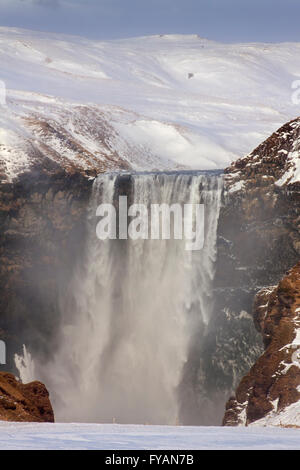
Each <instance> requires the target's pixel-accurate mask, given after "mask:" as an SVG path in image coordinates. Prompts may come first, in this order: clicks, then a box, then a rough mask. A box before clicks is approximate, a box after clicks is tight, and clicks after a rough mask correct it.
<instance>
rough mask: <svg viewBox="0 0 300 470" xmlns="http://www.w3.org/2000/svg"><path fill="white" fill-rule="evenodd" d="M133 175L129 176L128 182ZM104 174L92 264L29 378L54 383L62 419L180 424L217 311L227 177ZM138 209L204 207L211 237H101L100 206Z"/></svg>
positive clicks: (65, 298)
mask: <svg viewBox="0 0 300 470" xmlns="http://www.w3.org/2000/svg"><path fill="white" fill-rule="evenodd" d="M123 179H124V177H123ZM126 181H127V183H126V184H125V185H124V181H123V183H122V176H120V175H117V174H104V175H101V176H99V177H98V178H97V179H96V180H95V182H94V185H93V190H92V195H91V201H90V205H89V209H88V218H87V223H88V231H87V233H88V236H87V240H86V244H85V253H84V255H83V262H82V263H81V264H80V265H79V266H78V268H77V269H76V272H75V273H74V277H73V279H72V280H71V282H70V286H69V290H68V292H65V293H63V295H62V301H61V322H62V323H61V329H60V331H61V333H60V338H59V339H58V344H59V346H58V349H57V350H56V351H55V352H54V353H53V357H52V358H50V360H49V361H48V362H47V363H46V364H45V363H44V362H43V363H42V362H40V361H39V359H38V358H37V357H34V358H31V357H30V354H28V352H26V351H25V353H26V354H25V355H24V357H23V358H20V357H17V358H16V359H17V360H16V364H17V367H18V369H19V371H20V376H21V379H23V380H27V381H28V380H29V379H30V378H32V379H33V378H34V379H39V380H42V381H44V382H45V383H46V384H47V387H48V389H49V390H50V393H51V399H52V402H53V405H54V410H55V415H56V420H58V421H81V422H87V421H92V422H112V421H113V420H116V422H120V423H151V424H152V423H153V424H174V423H175V422H176V419H177V416H178V396H177V388H178V385H179V383H180V380H181V375H182V370H183V367H184V364H185V362H186V361H187V358H188V351H189V346H190V341H191V338H192V336H193V334H194V332H195V331H197V329H199V327H201V325H202V327H203V328H205V325H206V324H207V322H208V319H209V317H210V315H211V308H212V299H211V283H212V280H213V276H214V261H215V256H216V236H217V223H218V216H219V209H220V201H221V192H222V177H221V176H219V175H217V174H216V175H214V174H205V173H204V174H203V173H170V174H154V173H153V174H133V175H131V176H130V177H128V178H127V180H126ZM124 186H125V190H126V193H127V194H128V197H129V200H130V202H131V203H135V204H144V205H146V206H149V205H150V204H162V203H166V204H169V205H171V204H178V203H179V204H181V205H182V206H183V205H184V204H188V203H189V204H204V207H205V224H204V226H205V241H204V248H203V249H202V250H199V251H187V250H186V249H185V240H174V239H171V240H151V239H149V240H132V239H128V240H109V239H107V240H99V239H98V238H97V236H96V224H97V222H98V218H97V217H96V209H97V207H98V205H99V204H101V203H111V204H113V203H114V204H117V199H118V196H119V195H120V194H121V193H122V187H124Z"/></svg>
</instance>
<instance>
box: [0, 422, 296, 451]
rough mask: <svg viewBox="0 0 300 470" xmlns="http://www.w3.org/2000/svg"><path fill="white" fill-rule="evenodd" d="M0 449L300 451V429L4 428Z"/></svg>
mask: <svg viewBox="0 0 300 470" xmlns="http://www.w3.org/2000/svg"><path fill="white" fill-rule="evenodd" d="M0 449H102V450H109V449H111V450H122V449H130V450H138V449H150V450H151V449H154V450H160V449H171V450H172V449H173V450H177V449H178V450H179V449H190V450H191V449H237V450H238V449H278V450H280V449H300V429H281V428H263V427H261V428H222V427H181V426H176V427H174V426H135V425H131V426H129V425H117V424H31V423H30V424H29V423H28V424H21V423H4V422H2V423H1V424H0Z"/></svg>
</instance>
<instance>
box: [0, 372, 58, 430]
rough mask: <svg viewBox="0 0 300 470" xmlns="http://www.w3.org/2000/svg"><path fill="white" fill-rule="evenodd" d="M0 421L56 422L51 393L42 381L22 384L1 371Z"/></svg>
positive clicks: (12, 376)
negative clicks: (50, 398)
mask: <svg viewBox="0 0 300 470" xmlns="http://www.w3.org/2000/svg"><path fill="white" fill-rule="evenodd" d="M0 421H24V422H26V421H28V422H50V423H53V422H54V414H53V410H52V406H51V403H50V400H49V393H48V391H47V389H46V387H45V385H43V384H42V383H41V382H32V383H30V384H26V385H24V384H21V383H20V382H18V381H17V380H16V378H15V377H14V375H12V374H8V373H6V372H0Z"/></svg>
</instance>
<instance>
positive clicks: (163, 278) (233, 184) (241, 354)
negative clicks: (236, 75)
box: [0, 120, 300, 425]
mask: <svg viewBox="0 0 300 470" xmlns="http://www.w3.org/2000/svg"><path fill="white" fill-rule="evenodd" d="M298 122H299V121H298V120H296V121H292V122H291V123H288V124H287V125H285V126H283V128H281V129H280V130H279V131H278V132H276V133H275V134H274V135H272V136H271V137H270V139H268V140H267V141H266V142H264V143H263V144H262V145H261V146H260V147H259V148H258V149H256V150H255V151H254V152H253V153H252V154H250V155H249V156H247V157H245V158H244V159H241V160H239V161H237V162H236V163H234V164H233V165H232V167H231V168H229V169H227V170H226V171H225V174H224V176H222V175H221V174H219V173H216V174H214V173H211V172H208V173H207V172H206V173H205V172H187V173H186V172H182V173H180V172H173V173H172V172H171V173H168V172H166V173H160V174H158V173H155V172H153V173H150V174H149V173H148V174H137V173H134V172H133V173H129V172H128V171H126V172H123V173H122V172H121V173H110V174H109V173H106V174H102V175H99V177H98V178H96V179H95V178H93V177H91V175H90V174H87V175H86V174H84V172H82V171H81V170H80V171H77V172H76V171H74V170H72V171H71V172H67V171H66V170H65V169H61V168H60V167H59V166H58V165H57V164H53V163H51V162H49V161H47V160H45V161H44V162H43V165H42V166H35V167H33V168H32V169H31V170H30V172H27V173H26V172H25V173H24V174H21V175H20V176H19V178H18V180H17V182H13V183H5V184H2V185H1V220H2V223H3V231H2V234H1V254H2V257H3V258H2V259H3V260H5V263H3V264H2V265H1V272H0V286H1V293H2V295H1V312H2V313H1V315H2V323H1V325H2V326H1V328H2V330H1V339H2V340H4V341H5V342H6V344H7V349H8V355H7V356H8V359H9V362H8V364H7V365H6V366H5V368H6V369H9V370H11V371H13V372H16V368H15V364H14V362H13V357H14V354H17V356H18V357H19V359H18V360H17V364H18V367H19V370H20V372H21V376H22V378H23V379H24V381H29V380H31V379H33V378H38V379H39V380H42V381H43V382H45V383H46V385H47V387H48V388H49V389H50V392H51V393H50V396H51V400H52V402H53V404H54V411H55V414H56V418H57V419H59V420H60V419H61V420H72V421H74V420H76V419H77V420H84V421H89V420H90V421H93V420H95V419H96V420H99V421H103V420H104V421H108V422H112V421H113V420H116V421H120V422H130V421H131V420H132V419H134V421H136V422H141V423H145V422H150V423H157V422H159V423H162V422H164V423H172V424H174V422H176V421H177V420H178V421H179V422H181V423H183V424H202V425H211V424H216V425H219V424H221V421H222V418H223V414H224V408H225V402H226V401H227V399H228V398H229V396H230V395H231V394H232V393H233V391H234V390H235V389H236V387H237V385H238V383H239V381H240V379H241V378H242V377H243V375H245V374H246V373H247V372H248V371H249V369H250V368H251V366H252V365H253V364H254V363H255V361H256V360H257V358H258V357H259V356H260V355H261V354H262V351H263V345H262V338H261V335H260V334H259V333H258V332H257V331H256V330H255V327H254V322H253V318H252V304H253V301H254V297H255V295H256V293H257V292H258V291H259V290H260V289H261V288H263V287H267V286H270V285H274V284H276V283H277V282H278V281H279V280H280V279H281V277H282V276H283V274H284V273H285V272H286V271H287V270H288V269H290V268H291V267H292V266H294V265H295V264H296V263H297V262H298V259H299V246H300V245H299V225H298V224H299V203H298V201H299V189H298V183H297V182H294V179H293V178H294V173H293V169H294V168H296V166H295V163H296V164H297V162H298V160H297V158H298V157H296V159H294V160H293V159H292V160H291V155H294V154H295V149H296V147H297V145H298V134H299V125H298ZM283 150H284V152H283ZM296 155H297V154H296ZM253 160H254V161H255V162H256V165H254V166H253V164H252V162H253ZM294 162H295V163H294ZM288 173H289V174H290V176H289V178H288V179H287V180H286V181H284V175H287V174H288ZM277 181H284V184H282V185H278V184H276V182H277ZM29 182H30V183H29ZM120 195H126V196H127V197H128V200H129V201H131V202H132V201H135V202H143V203H149V201H153V202H157V203H160V202H162V201H168V202H169V203H171V202H178V197H179V199H180V201H179V202H180V203H181V204H182V203H185V202H190V201H194V202H204V203H205V206H207V210H206V224H205V226H206V235H207V236H206V245H205V249H204V250H202V251H199V252H188V251H186V250H184V248H183V243H182V241H180V240H171V241H164V240H142V241H141V240H137V241H133V240H113V241H111V240H108V241H107V242H105V241H101V242H100V241H99V240H98V239H97V238H96V236H95V227H96V222H97V218H96V217H94V216H93V215H95V213H96V206H98V204H99V203H100V202H101V201H104V200H105V201H110V202H114V201H118V197H119V196H120ZM87 213H88V214H89V217H88V218H87ZM147 244H148V245H147ZM141 272H143V276H142V275H141ZM157 273H160V275H157ZM158 292H159V293H160V295H158V294H157V293H158ZM99 312H100V313H101V315H99ZM141 318H143V322H141V321H140V320H141ZM145 319H146V320H145ZM100 320H101V321H100ZM67 338H68V341H67V340H66V339H67ZM69 338H72V339H71V341H70V340H69ZM23 344H25V345H26V348H27V349H26V351H25V357H23V356H22V355H23ZM108 358H110V360H109V359H108ZM1 368H2V370H3V368H4V366H1ZM110 371H112V372H113V373H112V374H110ZM135 376H136V377H139V380H137V381H134V380H133V379H132V378H133V377H135ZM113 390H115V392H114V393H113V392H112V391H113ZM66 391H67V392H68V393H66ZM148 392H151V393H148ZM79 397H80V398H79ZM99 397H101V400H99ZM78 400H79V402H80V406H78V405H77V404H76V403H78ZM152 400H154V401H152ZM102 403H105V406H104V407H103V406H102V405H101V404H102ZM124 403H126V404H127V406H126V407H124V406H123V405H124Z"/></svg>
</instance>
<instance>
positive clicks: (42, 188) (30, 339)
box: [0, 163, 92, 370]
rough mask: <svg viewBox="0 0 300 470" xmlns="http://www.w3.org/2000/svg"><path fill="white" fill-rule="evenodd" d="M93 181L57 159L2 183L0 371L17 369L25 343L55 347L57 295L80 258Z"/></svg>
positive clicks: (0, 208)
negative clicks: (2, 352) (2, 361)
mask: <svg viewBox="0 0 300 470" xmlns="http://www.w3.org/2000/svg"><path fill="white" fill-rule="evenodd" d="M91 184H92V181H91V180H89V179H88V178H86V177H85V176H83V175H81V173H80V172H78V173H66V171H65V170H64V169H62V168H60V167H58V165H55V164H53V163H51V164H50V163H48V165H47V166H43V167H35V168H34V170H32V171H30V172H28V173H24V174H22V175H20V176H19V178H18V179H17V180H16V181H14V183H2V184H0V224H1V234H0V257H1V265H0V292H1V296H0V314H1V330H0V339H2V340H4V341H5V342H6V345H7V361H8V364H7V365H6V366H5V365H4V366H1V369H2V370H5V369H6V370H7V369H8V370H14V364H13V359H14V353H16V352H21V350H22V345H23V344H28V345H30V347H31V348H32V350H35V348H39V350H40V352H41V353H44V354H47V353H49V350H51V348H53V347H54V346H53V344H52V342H51V339H53V338H55V332H56V329H57V328H58V325H59V294H60V292H62V291H63V289H64V287H65V286H66V284H67V282H68V279H69V277H70V275H71V273H72V271H73V269H74V264H75V262H76V260H79V259H80V253H81V246H82V245H81V243H82V240H83V239H84V237H85V217H86V206H87V201H88V199H89V193H90V188H91ZM41 349H42V350H41Z"/></svg>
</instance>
